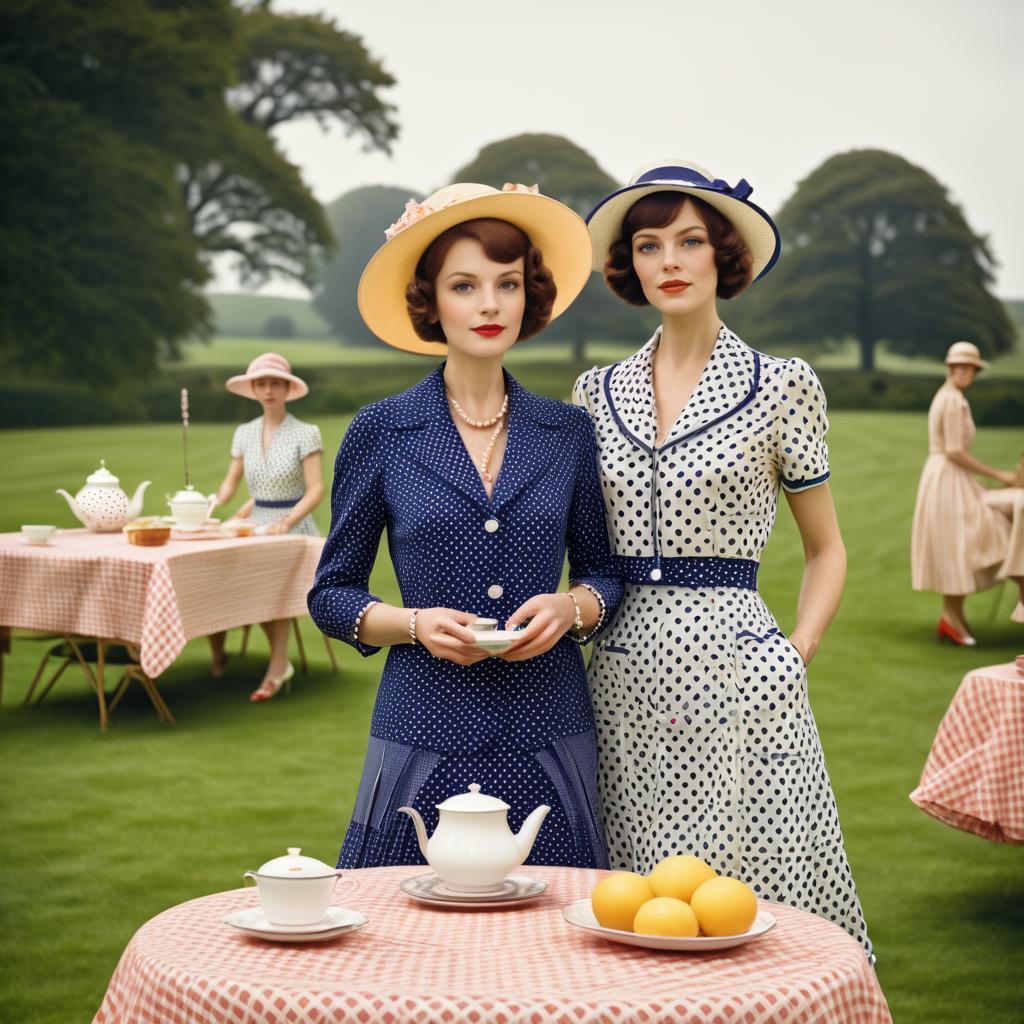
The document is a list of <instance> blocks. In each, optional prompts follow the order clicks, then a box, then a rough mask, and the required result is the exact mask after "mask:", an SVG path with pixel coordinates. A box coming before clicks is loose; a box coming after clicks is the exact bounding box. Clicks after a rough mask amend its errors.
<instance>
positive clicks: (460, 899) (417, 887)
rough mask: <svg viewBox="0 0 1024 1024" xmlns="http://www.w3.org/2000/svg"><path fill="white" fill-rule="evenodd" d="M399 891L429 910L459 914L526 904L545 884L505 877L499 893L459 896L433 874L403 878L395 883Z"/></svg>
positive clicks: (465, 893) (542, 890)
mask: <svg viewBox="0 0 1024 1024" xmlns="http://www.w3.org/2000/svg"><path fill="white" fill-rule="evenodd" d="M398 887H399V889H401V890H402V892H404V893H405V894H406V896H411V897H412V898H413V899H414V900H420V901H421V902H422V903H429V904H431V905H432V906H441V907H460V908H461V909H463V910H470V909H476V908H477V907H490V908H493V907H508V906H518V905H519V904H520V903H527V902H528V901H530V900H535V899H537V897H538V896H541V895H543V893H544V890H545V889H547V883H546V882H535V881H534V880H533V879H532V878H523V877H522V876H521V875H509V877H508V878H506V879H505V881H504V882H502V883H501V888H500V889H495V890H494V891H493V892H461V891H460V890H458V889H450V888H449V887H448V885H447V884H446V883H445V882H443V881H441V879H440V878H438V877H437V875H435V874H434V873H433V872H430V873H429V874H426V875H417V876H416V877H415V878H405V879H403V880H402V881H401V882H400V883H399V886H398Z"/></svg>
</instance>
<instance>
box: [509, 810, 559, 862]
mask: <svg viewBox="0 0 1024 1024" xmlns="http://www.w3.org/2000/svg"><path fill="white" fill-rule="evenodd" d="M550 810H551V808H550V807H548V805H547V804H541V805H540V807H538V808H537V809H536V810H534V811H532V812H531V814H530V816H529V817H528V818H527V819H526V821H524V822H523V827H522V828H521V829H520V830H519V832H518V833H517V834H516V846H518V847H519V858H520V859H519V863H520V864H522V862H523V861H524V860H526V858H527V857H529V856H530V850H532V849H533V844H534V841H535V840H536V838H537V833H538V832H539V831H540V826H541V825H542V824H543V822H544V819H545V818H546V817H547V816H548V811H550Z"/></svg>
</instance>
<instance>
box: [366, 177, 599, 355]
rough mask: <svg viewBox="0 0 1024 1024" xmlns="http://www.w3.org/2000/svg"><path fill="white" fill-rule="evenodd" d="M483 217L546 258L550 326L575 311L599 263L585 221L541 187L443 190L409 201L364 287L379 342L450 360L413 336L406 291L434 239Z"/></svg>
mask: <svg viewBox="0 0 1024 1024" xmlns="http://www.w3.org/2000/svg"><path fill="white" fill-rule="evenodd" d="M480 217H493V218H496V219H498V220H504V221H508V222H509V223H510V224H514V225H515V226H516V227H517V228H520V229H521V230H523V231H525V232H526V234H527V235H528V236H529V239H530V241H531V242H532V243H533V245H534V246H536V247H537V248H538V249H539V250H540V251H541V253H542V255H543V257H544V263H545V265H546V266H547V267H548V269H549V270H550V271H551V273H552V275H553V277H554V279H555V287H556V288H557V289H558V294H557V295H556V297H555V303H554V306H553V308H552V310H551V319H552V320H554V319H555V317H556V316H558V315H559V314H560V313H564V312H565V311H566V309H568V308H569V305H570V304H571V303H572V300H573V299H575V298H576V296H577V295H579V293H580V291H581V290H582V288H583V285H584V284H586V281H587V278H588V277H589V276H590V264H591V261H592V259H593V257H592V253H591V247H590V233H589V231H588V230H587V225H586V224H585V223H584V222H583V219H582V218H581V217H580V216H579V215H578V214H577V213H575V212H573V211H572V210H570V209H569V207H568V206H565V205H564V204H563V203H560V202H558V200H557V199H552V198H551V197H550V196H542V195H541V194H540V193H539V192H538V191H537V186H536V185H534V186H533V187H532V188H528V187H527V186H526V185H512V184H507V185H505V186H504V188H503V189H502V190H501V191H500V192H499V191H498V189H496V188H491V187H490V186H489V185H478V184H475V183H472V182H460V183H458V184H456V185H448V186H446V187H445V188H442V189H438V190H437V191H436V192H435V193H434V194H433V195H431V196H428V197H427V198H426V199H424V200H423V202H422V203H417V202H416V201H415V200H413V199H410V200H409V202H408V203H406V206H405V212H404V213H403V214H402V216H401V217H400V218H399V219H398V220H397V221H395V223H394V224H392V225H391V227H390V228H388V229H387V231H386V232H385V236H386V238H387V241H386V242H385V243H384V244H383V245H382V246H381V247H380V248H379V249H378V250H377V251H376V252H375V253H374V254H373V256H372V257H371V258H370V262H369V263H367V265H366V269H365V270H364V271H363V276H362V277H361V278H360V279H359V292H358V296H359V312H360V313H361V314H362V317H363V320H364V321H366V326H367V327H369V328H370V330H371V331H373V333H374V334H376V335H377V337H378V338H380V340H381V341H383V342H385V343H386V344H388V345H391V346H392V347H394V348H399V349H402V350H403V351H405V352H416V353H419V354H421V355H432V356H443V355H444V354H445V352H446V351H447V345H445V343H444V342H443V341H424V340H423V339H422V338H421V337H420V336H419V335H418V334H417V333H416V332H415V330H413V326H412V321H411V320H410V319H409V313H408V310H407V309H406V304H405V290H406V288H407V287H408V286H409V285H410V284H412V282H413V279H414V278H415V276H416V264H417V263H419V261H420V257H421V256H422V255H423V253H424V252H425V251H426V249H427V247H428V246H429V245H430V243H431V242H433V241H434V239H435V238H437V237H438V236H439V235H441V234H443V233H444V232H445V231H447V230H448V229H449V228H452V227H455V225H456V224H462V223H464V222H465V221H467V220H476V219H477V218H480Z"/></svg>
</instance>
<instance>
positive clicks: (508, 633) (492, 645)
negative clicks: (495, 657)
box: [473, 629, 523, 654]
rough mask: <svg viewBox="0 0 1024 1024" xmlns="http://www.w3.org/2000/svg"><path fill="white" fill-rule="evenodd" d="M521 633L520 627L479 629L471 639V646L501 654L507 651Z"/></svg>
mask: <svg viewBox="0 0 1024 1024" xmlns="http://www.w3.org/2000/svg"><path fill="white" fill-rule="evenodd" d="M522 635H523V631H522V630H521V629H491V630H487V631H484V630H480V631H479V632H478V633H477V634H476V637H475V639H474V640H473V646H474V647H482V648H483V649H484V650H485V651H489V652H490V653H491V654H501V653H503V652H504V651H507V650H508V649H509V648H510V647H511V646H512V645H513V644H514V643H515V642H516V641H517V640H518V639H519V638H520V637H521V636H522Z"/></svg>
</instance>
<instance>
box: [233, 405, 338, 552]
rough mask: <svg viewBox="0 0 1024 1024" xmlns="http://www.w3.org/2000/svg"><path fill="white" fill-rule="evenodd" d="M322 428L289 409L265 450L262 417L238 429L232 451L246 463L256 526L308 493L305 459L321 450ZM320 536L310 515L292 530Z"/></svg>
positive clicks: (273, 518) (282, 512) (276, 516)
mask: <svg viewBox="0 0 1024 1024" xmlns="http://www.w3.org/2000/svg"><path fill="white" fill-rule="evenodd" d="M323 450H324V446H323V442H322V441H321V440H320V428H319V427H318V426H317V425H316V424H315V423H303V422H302V420H297V419H296V418H295V417H294V416H293V415H292V414H291V413H290V412H289V413H285V417H284V419H283V420H282V421H281V425H280V426H279V427H278V428H277V430H276V431H275V432H274V437H273V440H272V441H271V442H270V447H269V448H268V449H267V450H266V451H264V450H263V417H262V416H257V417H256V419H254V420H249V422H248V423H243V424H242V425H241V426H239V427H237V428H236V429H235V436H234V438H233V439H232V441H231V455H232V457H233V458H236V459H241V460H242V464H243V465H244V467H245V483H246V486H247V487H248V488H249V494H250V495H251V496H252V497H253V499H254V500H255V504H254V505H253V510H252V516H251V518H252V521H253V522H254V523H255V524H256V525H257V526H267V525H269V524H270V523H276V522H277V520H278V519H280V518H281V517H282V516H283V515H285V514H287V512H288V509H290V508H292V507H293V506H294V505H295V504H296V502H298V501H301V500H302V498H303V496H304V495H305V493H306V478H305V475H304V474H303V471H302V460H303V459H305V458H306V457H307V456H309V455H312V454H313V452H322V451H323ZM289 532H290V533H302V534H306V535H308V536H310V537H318V536H319V535H320V531H319V530H318V529H317V528H316V523H315V522H314V521H313V517H312V516H311V515H305V516H303V517H302V518H301V519H300V520H299V521H298V522H297V523H296V524H295V525H294V526H293V527H292V528H291V530H290V531H289Z"/></svg>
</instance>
